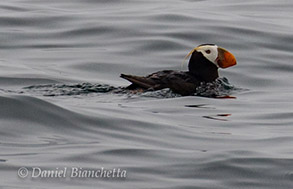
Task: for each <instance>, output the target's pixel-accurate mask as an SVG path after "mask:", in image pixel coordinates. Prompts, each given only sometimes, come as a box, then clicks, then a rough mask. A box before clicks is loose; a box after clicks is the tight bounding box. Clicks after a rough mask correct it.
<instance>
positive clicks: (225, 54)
mask: <svg viewBox="0 0 293 189" xmlns="http://www.w3.org/2000/svg"><path fill="white" fill-rule="evenodd" d="M216 61H217V64H218V65H219V67H220V68H228V67H231V66H234V65H236V58H235V56H234V55H233V54H232V53H230V52H229V51H227V50H226V49H223V48H221V47H218V58H217V60H216Z"/></svg>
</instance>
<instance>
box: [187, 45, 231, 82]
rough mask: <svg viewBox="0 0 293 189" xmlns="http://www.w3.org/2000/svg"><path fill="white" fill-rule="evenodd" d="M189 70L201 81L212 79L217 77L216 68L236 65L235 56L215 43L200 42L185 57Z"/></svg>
mask: <svg viewBox="0 0 293 189" xmlns="http://www.w3.org/2000/svg"><path fill="white" fill-rule="evenodd" d="M190 55H191V57H190V60H189V63H188V69H189V72H190V73H191V74H193V75H195V76H196V77H198V78H199V79H200V80H202V81H207V82H210V81H214V80H215V79H217V78H218V77H219V74H218V68H228V67H231V66H234V65H236V58H235V56H234V55H233V54H232V53H230V52H229V51H227V50H226V49H224V48H221V47H218V46H217V45H215V44H202V45H199V46H197V47H196V48H194V49H193V50H192V51H191V52H190V53H189V54H188V55H187V56H186V57H189V56H190Z"/></svg>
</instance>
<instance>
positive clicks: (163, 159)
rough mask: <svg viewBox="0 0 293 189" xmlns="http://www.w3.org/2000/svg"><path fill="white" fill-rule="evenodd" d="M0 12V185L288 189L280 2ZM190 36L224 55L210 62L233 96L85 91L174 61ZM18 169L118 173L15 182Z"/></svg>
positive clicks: (289, 42) (291, 106) (27, 6)
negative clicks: (221, 66) (221, 61)
mask: <svg viewBox="0 0 293 189" xmlns="http://www.w3.org/2000/svg"><path fill="white" fill-rule="evenodd" d="M0 10H1V11H0V25H1V30H0V32H1V34H0V84H1V87H0V94H1V96H0V102H1V106H0V126H1V131H0V136H1V137H0V146H1V153H0V167H1V171H0V175H1V178H2V179H1V184H0V186H1V187H2V188H31V187H37V188H52V187H56V188H92V187H98V188H127V189H128V188H156V189H163V188H164V189H165V188H166V189H167V188H168V189H173V188H174V189H188V188H223V189H224V188H225V189H226V188H265V189H267V188H291V187H292V179H293V177H292V170H293V150H292V147H291V146H292V144H293V137H292V132H293V129H292V125H293V119H292V117H293V116H292V115H293V103H292V100H291V97H292V93H293V90H292V82H291V80H292V71H293V66H292V63H291V60H292V58H293V56H292V50H293V37H292V32H293V26H292V24H291V22H292V17H293V14H292V12H293V3H292V2H291V1H289V0H282V1H276V0H269V1H265V2H264V1H260V0H254V1H251V0H248V1H245V2H241V1H236V2H235V1H232V0H225V1H224V0H217V1H216V0H202V1H191V0H186V1H178V0H169V1H160V2H157V1H132V0H126V1H114V0H110V1H103V0H100V1H93V0H87V1H78V0H74V1H65V0H58V1H57V0H53V1H46V2H45V1H40V0H38V1H36V0H34V1H29V0H24V1H19V0H11V1H3V2H1V3H0ZM202 43H215V44H217V45H219V46H221V47H224V48H226V49H228V50H229V51H231V52H232V53H233V54H234V55H235V56H236V58H237V61H238V65H237V66H235V67H232V68H229V69H226V70H221V71H220V74H221V77H222V78H223V77H226V78H227V79H228V80H229V83H230V84H231V85H232V86H234V87H235V88H239V89H242V90H233V91H232V92H231V93H232V94H231V95H232V96H234V97H235V98H223V99H218V98H204V97H199V96H189V97H179V96H172V95H171V96H168V95H170V93H168V91H163V94H164V95H167V96H164V95H163V96H162V95H158V94H153V93H152V94H149V93H147V94H131V95H129V94H126V93H111V92H107V93H100V92H101V91H93V90H94V89H97V88H98V89H100V88H99V87H101V86H102V87H104V88H103V89H105V91H107V89H108V88H107V87H106V88H105V86H109V87H110V88H111V87H114V88H119V87H120V86H127V85H128V84H129V83H128V82H127V81H125V80H123V79H120V78H119V75H120V73H126V74H127V73H128V74H129V73H130V74H136V75H146V74H149V73H151V72H155V71H158V70H161V69H175V70H180V69H182V70H185V69H186V65H185V67H183V68H181V67H180V65H181V62H182V60H183V58H184V56H185V55H186V54H187V53H188V52H189V51H190V50H191V49H193V48H194V47H195V46H197V45H199V44H202ZM83 84H85V85H87V86H90V87H88V88H87V89H90V91H86V92H84V90H83V92H82V93H79V92H80V90H78V89H80V88H78V86H83ZM32 86H34V87H32ZM41 86H47V88H46V87H45V88H44V87H43V88H42V87H41ZM56 86H57V87H56ZM69 86H70V87H71V88H70V87H69ZM29 87H31V88H29ZM76 91H78V92H76ZM105 91H103V92H105ZM46 94H53V95H46ZM60 94H61V95H60ZM165 97H166V98H165ZM167 97H168V98H167ZM20 167H27V168H28V169H29V171H30V173H31V168H32V167H41V168H42V169H48V170H50V169H56V168H58V169H62V168H64V167H67V168H72V167H80V168H83V169H85V170H86V169H100V168H102V167H103V168H106V169H114V168H116V169H118V168H120V169H123V170H126V171H127V176H126V178H120V179H117V178H110V179H109V178H106V179H105V178H104V179H103V178H87V179H85V178H75V179H72V178H31V177H30V175H29V176H28V177H26V178H20V177H19V176H18V175H17V172H18V170H19V168H20Z"/></svg>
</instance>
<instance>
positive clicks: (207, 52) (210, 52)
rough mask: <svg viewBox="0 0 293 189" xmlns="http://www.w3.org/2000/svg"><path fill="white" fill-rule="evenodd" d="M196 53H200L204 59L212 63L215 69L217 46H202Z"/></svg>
mask: <svg viewBox="0 0 293 189" xmlns="http://www.w3.org/2000/svg"><path fill="white" fill-rule="evenodd" d="M196 51H197V52H201V53H202V54H203V56H204V57H206V59H208V60H209V61H210V62H212V63H214V64H215V65H216V66H217V67H219V65H218V64H217V61H216V60H217V58H218V46H217V45H203V46H199V47H197V48H196Z"/></svg>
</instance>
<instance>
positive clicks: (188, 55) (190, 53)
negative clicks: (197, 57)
mask: <svg viewBox="0 0 293 189" xmlns="http://www.w3.org/2000/svg"><path fill="white" fill-rule="evenodd" d="M196 49H197V47H195V48H194V49H192V50H191V51H190V52H189V53H188V54H187V55H186V56H185V57H184V59H183V61H182V63H181V68H182V67H183V65H184V63H185V61H186V59H187V58H188V57H190V56H191V55H192V53H193V52H194V51H195V50H196Z"/></svg>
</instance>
